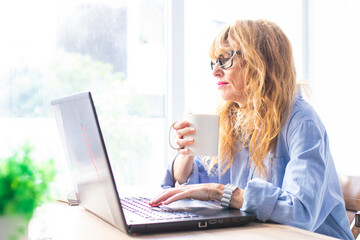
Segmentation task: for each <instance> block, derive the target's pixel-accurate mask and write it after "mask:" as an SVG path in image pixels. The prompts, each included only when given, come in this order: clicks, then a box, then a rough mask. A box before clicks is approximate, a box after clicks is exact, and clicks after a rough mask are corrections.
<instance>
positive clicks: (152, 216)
mask: <svg viewBox="0 0 360 240" xmlns="http://www.w3.org/2000/svg"><path fill="white" fill-rule="evenodd" d="M149 201H150V199H148V198H143V197H137V198H134V197H132V198H122V199H121V205H122V207H123V209H124V210H127V211H130V212H132V213H135V214H136V215H138V216H140V217H143V218H146V219H148V220H171V219H182V218H197V217H199V216H197V215H195V214H193V213H190V212H176V211H173V210H170V209H162V208H160V207H151V206H150V205H149V203H148V202H149Z"/></svg>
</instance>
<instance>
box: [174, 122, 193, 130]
mask: <svg viewBox="0 0 360 240" xmlns="http://www.w3.org/2000/svg"><path fill="white" fill-rule="evenodd" d="M186 127H190V123H189V122H187V121H183V122H176V123H175V124H174V125H173V128H174V129H175V131H177V130H180V129H183V128H186Z"/></svg>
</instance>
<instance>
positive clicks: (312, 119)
mask: <svg viewBox="0 0 360 240" xmlns="http://www.w3.org/2000/svg"><path fill="white" fill-rule="evenodd" d="M264 163H265V166H266V168H267V172H268V177H267V179H264V178H262V177H259V174H258V172H257V170H256V168H255V165H253V164H251V163H249V152H248V150H247V149H245V148H244V149H242V150H241V151H240V152H237V153H236V154H235V157H234V161H233V164H232V165H231V167H230V169H228V170H227V171H226V173H225V174H223V175H221V174H219V173H220V172H221V169H218V170H216V172H217V173H215V174H208V173H207V171H206V169H205V167H204V164H203V160H202V158H201V157H195V159H194V165H193V171H192V173H191V175H190V176H189V178H188V181H187V183H186V184H197V183H211V182H212V183H221V184H227V183H232V184H235V185H237V186H238V187H239V188H242V189H244V190H245V192H244V202H243V206H242V208H241V210H243V211H247V212H253V213H255V214H256V216H257V218H258V219H259V220H261V221H268V220H270V221H275V222H278V223H282V224H286V225H291V226H295V227H299V228H302V229H306V230H309V231H314V232H318V233H322V234H326V235H329V236H333V237H337V238H341V239H354V238H353V236H352V233H351V231H350V225H349V220H348V218H347V215H346V210H345V205H344V200H343V197H342V191H341V188H340V184H339V180H338V175H337V172H336V169H335V165H334V161H333V158H332V156H331V153H330V148H329V139H328V135H327V132H326V130H325V127H324V125H323V124H322V122H321V120H320V118H319V116H318V115H317V114H316V112H315V111H314V109H313V108H312V107H311V106H310V104H308V103H307V102H306V101H305V100H304V99H303V98H302V96H301V95H299V96H298V97H297V98H296V100H295V102H294V105H293V107H292V111H291V113H290V116H289V118H288V119H287V121H286V122H285V124H284V125H283V127H282V129H281V131H280V133H279V136H278V142H277V146H276V150H275V151H274V153H272V154H269V155H268V156H267V158H266V159H265V161H264ZM162 186H163V187H164V186H171V187H173V186H174V180H173V172H172V163H171V164H169V166H168V168H167V171H166V175H165V178H164V181H163V184H162Z"/></svg>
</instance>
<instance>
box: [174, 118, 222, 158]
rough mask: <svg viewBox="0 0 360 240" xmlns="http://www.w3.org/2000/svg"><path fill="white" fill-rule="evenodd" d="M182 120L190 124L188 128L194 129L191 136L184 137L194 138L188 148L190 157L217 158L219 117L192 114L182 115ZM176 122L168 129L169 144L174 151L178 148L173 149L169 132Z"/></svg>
mask: <svg viewBox="0 0 360 240" xmlns="http://www.w3.org/2000/svg"><path fill="white" fill-rule="evenodd" d="M184 120H185V121H188V122H189V123H190V127H192V128H195V133H194V134H193V135H187V136H184V139H186V138H194V140H195V141H194V143H193V144H192V145H190V146H187V148H189V150H190V153H189V155H190V156H217V155H218V145H219V116H218V115H208V114H192V113H187V114H185V115H184ZM175 123H176V122H174V123H173V124H172V125H171V127H170V129H169V144H170V147H172V148H173V149H175V150H179V149H180V147H175V146H173V145H172V143H171V130H172V128H173V126H174V124H175Z"/></svg>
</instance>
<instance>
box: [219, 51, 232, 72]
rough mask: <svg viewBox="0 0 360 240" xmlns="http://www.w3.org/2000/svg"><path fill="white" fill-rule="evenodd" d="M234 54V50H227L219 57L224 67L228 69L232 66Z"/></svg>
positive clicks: (221, 65)
mask: <svg viewBox="0 0 360 240" xmlns="http://www.w3.org/2000/svg"><path fill="white" fill-rule="evenodd" d="M232 56H233V52H232V51H230V52H225V53H224V54H221V55H220V57H219V63H220V67H221V68H223V69H227V68H229V67H231V66H232Z"/></svg>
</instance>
